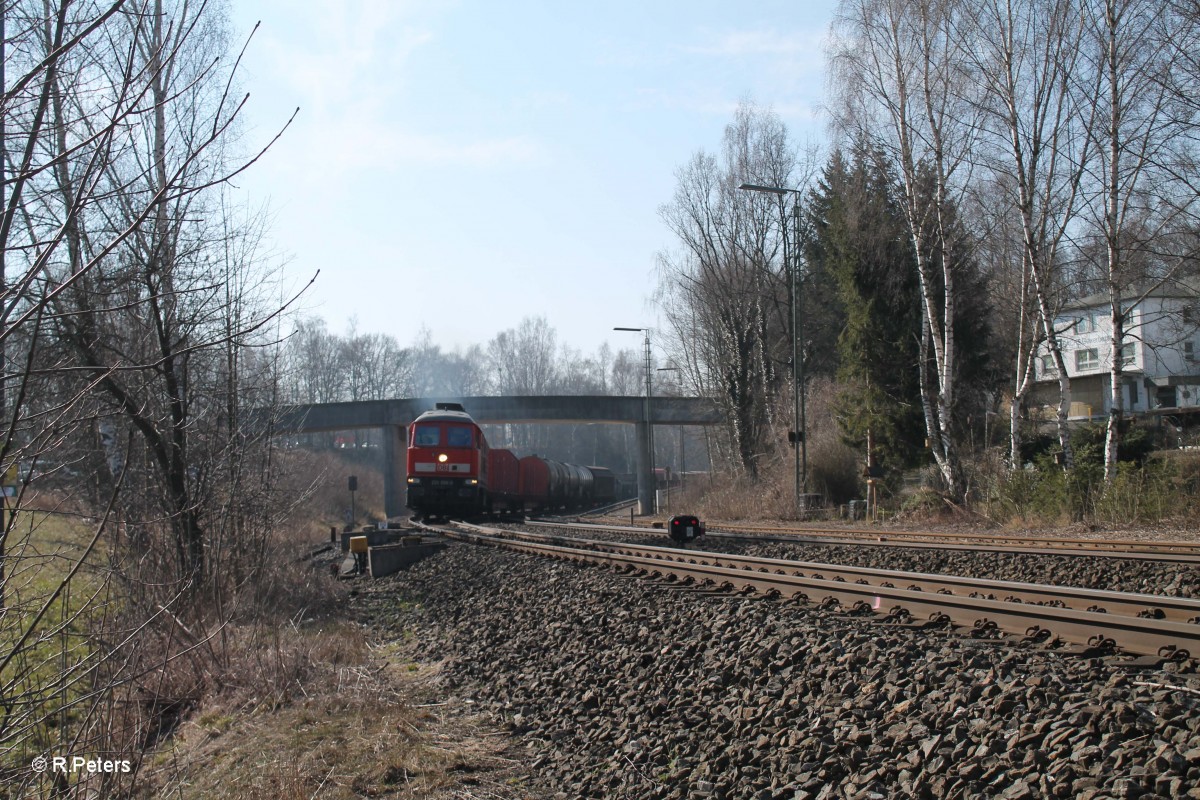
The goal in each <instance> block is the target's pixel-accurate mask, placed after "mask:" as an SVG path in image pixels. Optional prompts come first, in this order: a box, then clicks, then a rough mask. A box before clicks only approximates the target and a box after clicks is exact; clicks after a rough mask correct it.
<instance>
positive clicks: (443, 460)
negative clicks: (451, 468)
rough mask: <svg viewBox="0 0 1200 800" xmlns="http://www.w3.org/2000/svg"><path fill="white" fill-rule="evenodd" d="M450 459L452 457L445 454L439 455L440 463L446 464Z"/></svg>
mask: <svg viewBox="0 0 1200 800" xmlns="http://www.w3.org/2000/svg"><path fill="white" fill-rule="evenodd" d="M449 459H450V456H448V455H446V454H445V453H439V454H438V461H440V462H442V463H443V464H445V463H446V462H447V461H448V460H449Z"/></svg>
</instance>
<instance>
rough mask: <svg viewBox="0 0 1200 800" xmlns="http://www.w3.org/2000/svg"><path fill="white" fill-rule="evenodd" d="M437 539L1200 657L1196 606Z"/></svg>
mask: <svg viewBox="0 0 1200 800" xmlns="http://www.w3.org/2000/svg"><path fill="white" fill-rule="evenodd" d="M603 527H611V526H603ZM437 531H438V532H439V533H442V534H444V535H446V536H448V537H450V538H455V539H459V540H463V541H469V542H473V543H476V544H481V545H491V546H497V547H506V548H511V549H514V550H519V551H523V552H528V553H534V554H538V555H543V556H549V557H553V558H559V559H565V560H569V561H574V562H578V563H589V564H602V565H607V566H610V567H613V568H615V569H619V570H624V571H629V572H638V573H641V574H643V575H646V576H650V577H653V578H655V579H658V580H662V581H666V582H668V583H670V584H672V585H675V586H678V587H686V588H688V589H691V590H702V591H737V592H746V593H754V594H759V595H764V596H779V597H785V598H796V599H799V600H803V601H805V602H808V603H813V604H818V605H820V606H821V607H823V608H828V609H830V610H834V611H838V612H842V613H850V614H855V615H862V616H880V617H881V618H882V620H883V621H884V622H885V623H889V624H898V625H909V626H917V627H923V628H924V627H942V628H946V629H952V630H960V631H966V632H967V633H968V634H969V635H972V636H976V637H980V638H998V637H999V636H1001V635H1002V634H1007V635H1009V636H1016V637H1020V638H1021V639H1022V640H1023V641H1029V642H1035V643H1040V644H1043V645H1045V646H1057V647H1071V648H1072V651H1073V652H1078V653H1080V654H1084V655H1094V656H1100V655H1106V654H1115V653H1116V652H1118V651H1120V652H1124V653H1128V654H1132V655H1137V656H1146V657H1150V658H1151V659H1152V660H1153V661H1154V663H1159V662H1161V661H1163V660H1176V661H1188V660H1190V659H1191V656H1192V654H1193V653H1197V654H1200V600H1193V599H1185V598H1176V597H1168V596H1165V595H1150V594H1134V593H1128V592H1111V591H1101V590H1094V589H1082V588H1074V587H1062V586H1049V585H1042V584H1031V583H1016V582H1008V581H997V580H988V579H977V578H966V577H956V576H946V575H933V574H927V573H919V572H901V571H895V570H880V569H865V568H860V567H848V566H840V565H836V564H823V563H815V562H802V561H789V560H782V559H771V558H755V557H749V556H740V555H729V554H725V553H711V552H704V551H699V550H690V549H679V548H673V547H658V546H653V545H639V544H627V543H620V542H611V541H600V540H594V539H578V538H573V537H568V536H562V535H554V534H548V533H521V532H515V531H510V530H501V529H497V528H488V527H482V526H478V525H470V524H467V523H461V522H460V523H454V524H453V527H449V526H447V527H444V528H438V529H437ZM639 532H641V533H644V532H645V531H644V530H642V531H639ZM710 535H711V534H710ZM788 541H795V540H794V539H789V540H788ZM1055 552H1056V553H1058V551H1055ZM1124 557H1129V556H1128V555H1127V554H1126V555H1125V556H1124Z"/></svg>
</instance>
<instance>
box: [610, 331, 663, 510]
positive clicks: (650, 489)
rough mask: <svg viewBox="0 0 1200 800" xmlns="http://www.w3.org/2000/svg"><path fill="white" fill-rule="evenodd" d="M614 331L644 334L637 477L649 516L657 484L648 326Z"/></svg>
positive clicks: (640, 502) (641, 507)
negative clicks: (642, 425)
mask: <svg viewBox="0 0 1200 800" xmlns="http://www.w3.org/2000/svg"><path fill="white" fill-rule="evenodd" d="M613 330H614V331H630V332H632V333H644V334H646V341H645V347H646V403H645V406H644V407H643V410H642V414H643V416H644V417H645V420H646V422H645V425H646V431H645V433H644V434H643V435H642V452H643V454H644V455H643V456H642V461H643V462H644V466H645V469H644V471H643V474H642V475H641V476H640V477H639V478H638V506H639V509H638V511H639V513H640V514H642V516H649V515H650V514H653V513H655V511H657V505H658V503H657V499H658V498H657V495H658V491H657V490H658V486H657V481H656V479H655V475H654V424H653V422H652V421H651V416H650V410H651V409H650V395H651V391H652V388H651V385H650V328H613Z"/></svg>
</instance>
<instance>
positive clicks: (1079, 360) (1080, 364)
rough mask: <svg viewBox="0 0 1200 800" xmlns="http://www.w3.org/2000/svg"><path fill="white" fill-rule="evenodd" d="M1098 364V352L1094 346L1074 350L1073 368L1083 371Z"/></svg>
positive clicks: (1096, 366)
mask: <svg viewBox="0 0 1200 800" xmlns="http://www.w3.org/2000/svg"><path fill="white" fill-rule="evenodd" d="M1099 366H1100V352H1099V351H1098V350H1097V349H1096V348H1094V347H1088V348H1084V349H1083V350H1076V351H1075V369H1076V370H1078V371H1079V372H1083V371H1085V370H1089V369H1096V368H1098V367H1099Z"/></svg>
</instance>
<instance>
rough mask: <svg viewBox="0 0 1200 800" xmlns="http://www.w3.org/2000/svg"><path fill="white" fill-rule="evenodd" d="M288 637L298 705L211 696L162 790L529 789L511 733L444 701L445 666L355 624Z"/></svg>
mask: <svg viewBox="0 0 1200 800" xmlns="http://www.w3.org/2000/svg"><path fill="white" fill-rule="evenodd" d="M288 638H289V639H291V640H292V644H291V645H290V646H289V652H288V654H287V656H286V657H285V658H284V660H290V661H292V662H293V664H294V666H293V672H295V673H297V674H303V675H304V678H303V680H300V679H297V680H296V681H295V683H294V693H293V699H292V701H291V702H288V703H286V704H280V703H279V702H277V701H278V700H279V698H278V697H274V698H272V697H269V696H268V695H269V694H270V693H269V692H268V693H266V694H264V695H262V696H260V695H256V694H255V693H253V692H252V691H249V688H250V687H245V686H243V687H240V688H239V690H238V691H234V692H228V693H225V694H223V695H219V696H214V697H212V698H209V699H208V700H207V701H206V702H205V704H204V706H203V707H202V709H201V710H200V711H199V713H197V714H196V715H194V716H193V717H192V719H191V720H190V721H188V722H187V723H186V724H185V725H184V726H183V727H182V728H181V729H180V731H179V733H178V734H177V735H176V737H175V738H174V740H173V742H172V744H171V746H170V748H169V749H167V750H164V751H163V753H162V754H161V755H160V756H159V757H158V758H157V759H156V760H155V762H154V764H153V765H152V766H150V767H149V772H148V776H147V777H149V778H150V780H151V782H152V785H153V786H154V789H153V795H154V796H163V797H167V796H180V795H183V796H187V797H189V798H208V797H212V798H217V797H227V796H231V795H233V794H236V796H238V797H242V798H248V799H249V800H301V798H304V799H305V800H308V799H309V798H314V797H321V798H335V799H336V798H356V797H363V796H367V797H391V798H447V799H448V798H454V797H503V798H519V797H523V796H524V793H523V792H522V791H521V783H522V781H521V779H520V774H519V769H517V767H518V766H519V765H518V764H517V762H516V761H515V760H513V759H512V758H510V757H509V756H508V755H507V754H506V752H505V750H504V747H505V746H506V745H507V739H506V738H505V737H502V736H499V735H496V732H495V731H491V730H488V729H486V728H484V727H482V724H481V722H480V721H479V720H478V719H477V718H475V717H474V716H472V715H471V714H470V713H469V712H467V711H466V710H465V709H464V708H462V707H454V706H450V705H447V704H443V703H440V702H438V701H437V696H436V677H437V668H436V667H429V666H419V665H418V664H416V663H415V662H413V661H411V660H410V657H409V655H407V654H406V652H405V650H406V648H407V646H405V645H376V646H372V645H370V644H369V643H368V641H367V639H366V638H365V635H364V634H363V632H362V631H361V630H360V629H358V628H355V627H352V626H350V625H349V624H344V625H339V626H336V627H332V628H328V627H322V628H317V629H313V630H305V631H302V632H298V633H295V634H293V635H292V636H290V637H288ZM296 662H303V666H300V665H299V664H297V663H296ZM242 672H243V673H246V672H248V671H247V670H245V669H243V670H242Z"/></svg>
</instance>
